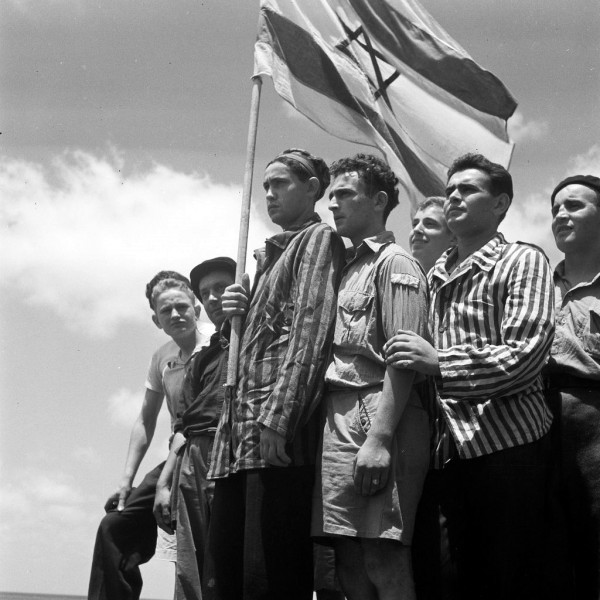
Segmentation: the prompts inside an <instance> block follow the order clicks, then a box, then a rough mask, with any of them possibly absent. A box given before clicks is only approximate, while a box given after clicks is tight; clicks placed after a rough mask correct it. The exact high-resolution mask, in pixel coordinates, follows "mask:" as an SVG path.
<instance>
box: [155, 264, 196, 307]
mask: <svg viewBox="0 0 600 600" xmlns="http://www.w3.org/2000/svg"><path fill="white" fill-rule="evenodd" d="M166 279H169V280H173V281H180V282H182V283H184V284H185V285H186V286H187V287H188V288H190V290H191V284H190V280H189V279H188V278H187V277H185V276H184V275H182V274H181V273H178V272H177V271H159V272H158V273H157V274H156V275H155V276H154V277H153V278H152V279H151V280H150V281H149V282H148V283H147V284H146V298H147V299H148V304H150V308H151V309H152V310H154V308H155V306H154V298H155V297H156V296H154V295H153V293H152V292H153V291H154V288H155V287H156V284H157V283H159V282H160V281H163V280H166ZM170 287H176V286H174V285H172V286H170ZM162 291H164V290H162Z"/></svg>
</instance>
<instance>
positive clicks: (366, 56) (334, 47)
mask: <svg viewBox="0 0 600 600" xmlns="http://www.w3.org/2000/svg"><path fill="white" fill-rule="evenodd" d="M254 61H255V68H254V74H255V75H267V76H269V77H271V78H272V80H273V84H274V86H275V90H276V91H277V93H278V94H279V95H280V96H282V97H283V98H284V99H285V100H286V101H287V102H289V103H290V104H291V105H292V106H294V107H295V108H296V109H297V110H298V111H300V112H301V113H303V114H304V115H305V116H306V117H308V118H309V119H310V120H312V121H313V122H314V123H316V124H317V125H319V126H320V127H321V128H322V129H324V130H325V131H327V132H329V133H331V134H332V135H335V136H337V137H339V138H341V139H345V140H348V141H350V142H356V143H360V144H365V145H368V146H373V147H376V148H378V149H379V150H380V151H381V152H382V153H383V155H384V156H385V158H386V160H387V162H388V163H389V164H390V166H391V167H392V169H393V170H394V171H395V173H396V175H398V178H399V179H400V184H401V186H402V187H403V188H404V190H405V192H406V194H407V195H408V197H409V199H410V200H411V202H412V203H413V205H414V204H415V203H417V202H418V201H419V200H420V199H421V198H423V197H427V196H434V195H443V193H444V188H445V183H446V171H447V169H448V167H449V166H450V164H451V163H452V161H453V160H454V159H455V158H457V157H458V156H460V155H461V154H465V153H466V152H479V153H481V154H484V155H485V156H487V157H488V158H489V159H490V160H492V161H494V162H498V163H500V164H502V165H504V166H508V164H509V162H510V157H511V154H512V150H513V144H512V142H511V141H510V139H509V138H508V134H507V131H506V120H507V119H508V118H509V117H510V116H511V115H512V114H513V112H514V111H515V108H516V102H515V100H514V98H513V97H512V96H511V94H510V92H509V91H508V90H507V89H506V88H505V87H504V85H503V84H502V82H501V81H500V80H499V79H497V78H496V77H495V76H494V75H492V74H491V73H489V72H488V71H486V70H484V69H483V68H482V67H480V66H479V65H477V63H475V61H474V60H473V59H472V58H471V57H470V56H469V55H468V54H467V52H466V51H465V50H464V49H463V48H462V47H461V46H460V45H459V44H458V43H457V42H456V41H455V40H453V39H452V38H451V37H450V36H449V35H448V34H447V33H446V32H445V31H444V30H443V29H442V27H440V25H439V24H438V23H436V21H435V20H434V19H433V18H432V17H431V16H430V15H429V14H428V13H427V12H426V11H425V10H424V9H423V8H422V7H421V6H420V5H419V4H418V3H417V2H416V0H261V3H260V17H259V27H258V38H257V42H256V45H255V52H254Z"/></svg>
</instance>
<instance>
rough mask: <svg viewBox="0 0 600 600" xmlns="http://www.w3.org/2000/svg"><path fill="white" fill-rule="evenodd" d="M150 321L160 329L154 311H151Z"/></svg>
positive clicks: (160, 326)
mask: <svg viewBox="0 0 600 600" xmlns="http://www.w3.org/2000/svg"><path fill="white" fill-rule="evenodd" d="M152 322H153V323H154V324H155V325H156V326H157V327H158V328H159V329H162V325H161V324H160V321H159V320H158V317H157V316H156V313H152Z"/></svg>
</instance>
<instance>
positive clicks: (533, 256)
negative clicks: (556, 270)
mask: <svg viewBox="0 0 600 600" xmlns="http://www.w3.org/2000/svg"><path fill="white" fill-rule="evenodd" d="M500 262H504V263H505V264H511V265H515V266H519V267H520V268H525V267H526V266H535V267H536V268H537V269H544V270H546V269H547V270H549V271H550V259H549V258H548V256H547V255H546V253H545V252H544V251H543V250H542V249H541V248H540V247H539V246H536V245H535V244H529V243H527V242H520V241H518V242H507V243H506V245H505V246H504V248H503V249H502V253H501V256H500Z"/></svg>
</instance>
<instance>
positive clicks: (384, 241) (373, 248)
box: [348, 231, 396, 260]
mask: <svg viewBox="0 0 600 600" xmlns="http://www.w3.org/2000/svg"><path fill="white" fill-rule="evenodd" d="M395 241H396V239H395V238H394V234H393V233H392V232H391V231H382V232H381V233H378V234H377V235H373V236H371V237H368V238H365V239H364V240H363V241H362V242H361V243H360V244H359V245H358V248H356V250H354V249H353V248H350V249H349V254H348V258H349V260H352V259H354V258H357V257H359V256H363V255H364V254H367V253H369V252H371V253H373V254H377V253H378V252H379V251H380V250H381V248H383V247H384V246H387V245H388V244H393V243H394V242H395Z"/></svg>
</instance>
